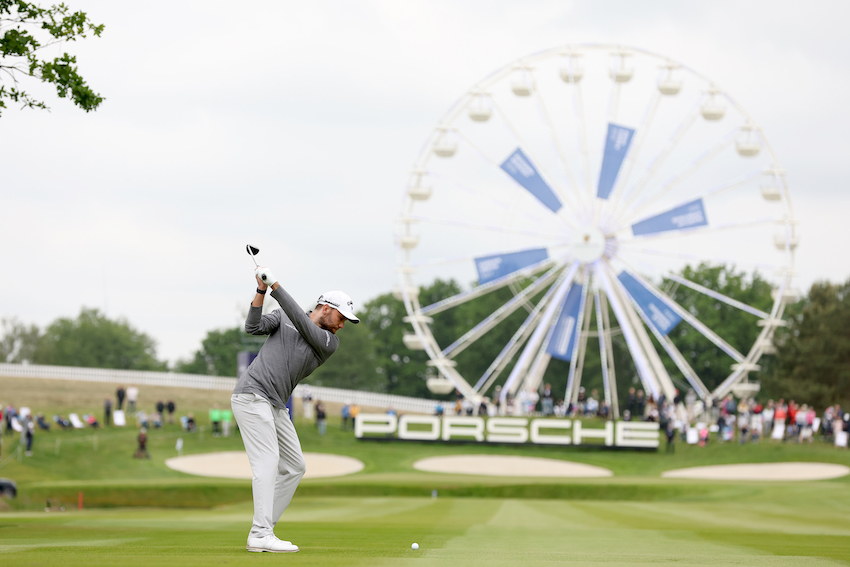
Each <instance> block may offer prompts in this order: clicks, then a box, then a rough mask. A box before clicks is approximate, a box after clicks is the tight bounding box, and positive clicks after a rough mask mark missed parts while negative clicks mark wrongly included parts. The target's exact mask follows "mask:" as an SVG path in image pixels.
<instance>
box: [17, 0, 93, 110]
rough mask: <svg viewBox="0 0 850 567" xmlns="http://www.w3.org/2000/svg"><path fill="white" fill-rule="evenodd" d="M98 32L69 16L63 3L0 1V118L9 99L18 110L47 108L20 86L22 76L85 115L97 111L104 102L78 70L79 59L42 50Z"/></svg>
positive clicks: (82, 16)
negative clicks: (67, 100)
mask: <svg viewBox="0 0 850 567" xmlns="http://www.w3.org/2000/svg"><path fill="white" fill-rule="evenodd" d="M101 33H103V25H102V24H93V23H92V22H91V21H90V20H89V18H88V16H87V15H86V13H85V12H80V11H77V12H72V11H71V9H70V8H69V7H68V6H66V5H65V4H56V5H52V6H50V7H48V8H44V7H41V6H39V5H38V4H35V3H33V2H26V1H24V0H0V114H2V112H3V109H5V108H6V103H7V101H8V102H12V103H15V104H20V105H21V107H22V108H44V109H46V108H47V105H46V104H45V103H44V102H43V101H41V100H38V99H36V98H34V97H33V96H32V95H30V94H29V93H27V92H26V91H24V90H22V89H21V88H19V86H18V85H19V79H18V78H19V77H23V76H28V77H34V78H35V79H37V80H39V81H41V82H43V83H47V84H51V85H54V86H55V88H56V94H57V95H58V96H59V97H60V98H68V97H70V98H71V100H72V101H73V103H74V104H76V105H77V106H79V107H80V108H82V109H83V110H85V111H86V112H89V111H91V110H94V109H96V108H97V107H98V106H99V105H100V103H101V102H103V100H104V99H103V97H101V96H100V95H99V94H97V93H95V92H94V91H93V90H92V89H91V87H89V86H88V85H87V84H86V82H85V80H84V79H83V77H82V76H81V75H80V73H79V72H78V70H77V58H76V57H75V56H73V55H69V54H68V53H63V54H62V55H58V56H56V57H53V58H52V59H51V58H49V57H48V56H46V55H45V49H46V48H48V47H50V46H53V45H56V44H59V43H63V42H68V41H76V40H77V39H79V38H85V37H88V36H89V35H94V36H98V37H99V36H100V34H101ZM4 81H5V84H4Z"/></svg>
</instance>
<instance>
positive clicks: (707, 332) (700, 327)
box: [620, 271, 744, 362]
mask: <svg viewBox="0 0 850 567" xmlns="http://www.w3.org/2000/svg"><path fill="white" fill-rule="evenodd" d="M620 275H621V277H623V279H626V280H633V281H634V282H636V283H637V284H639V286H641V287H643V288H644V289H645V290H647V291H648V292H650V293H651V294H653V295H654V296H655V297H656V298H658V299H659V300H660V301H662V302H663V304H664V305H666V306H667V307H669V308H670V309H672V310H673V312H674V313H675V314H676V315H677V316H678V317H679V318H681V319H683V320H684V321H685V322H687V323H688V324H689V325H690V326H691V327H693V328H694V329H695V330H696V331H697V332H699V333H700V334H701V335H702V336H704V337H705V338H707V339H708V340H709V341H711V342H712V343H714V345H715V346H717V347H718V348H719V349H720V350H722V351H723V352H725V353H726V354H728V355H729V356H730V357H732V359H734V360H735V362H743V361H744V355H743V354H741V353H740V352H738V351H737V350H736V349H735V348H734V347H733V346H732V345H730V344H729V343H727V342H726V341H725V340H723V338H721V337H720V336H719V335H718V334H717V333H715V332H714V331H712V330H711V329H709V328H708V327H707V326H706V325H705V324H704V323H703V322H702V321H700V320H699V319H697V318H696V317H694V316H693V315H691V313H690V312H689V311H688V310H687V309H685V308H684V307H682V306H681V305H679V304H678V303H676V302H675V301H674V300H673V298H671V297H670V296H668V295H667V294H666V293H664V292H663V291H661V290H660V289H658V288H657V287H655V286H654V285H653V284H652V283H650V282H648V281H646V280H645V279H644V278H643V277H641V276H640V275H638V274H637V273H634V272H626V271H623V272H621V274H620ZM624 275H625V277H624Z"/></svg>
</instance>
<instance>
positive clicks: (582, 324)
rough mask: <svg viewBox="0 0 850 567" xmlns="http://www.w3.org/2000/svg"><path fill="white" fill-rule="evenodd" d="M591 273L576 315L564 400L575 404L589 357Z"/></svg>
mask: <svg viewBox="0 0 850 567" xmlns="http://www.w3.org/2000/svg"><path fill="white" fill-rule="evenodd" d="M589 278H590V271H589V270H587V269H585V270H584V278H583V281H582V289H581V297H580V298H579V305H578V312H577V313H576V315H575V333H574V336H573V339H572V340H573V344H574V345H575V346H574V347H573V353H572V356H571V357H570V370H569V372H568V373H567V388H566V390H565V391H564V399H565V400H568V401H569V402H572V403H575V402H576V400H577V398H578V384H580V383H581V375H582V372H583V371H584V359H585V356H587V337H588V329H589V328H590V312H591V310H590V309H587V298H588V297H590V295H589V294H588V293H587V290H588V287H589V286H588V285H587V284H588V282H589Z"/></svg>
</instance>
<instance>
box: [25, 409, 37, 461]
mask: <svg viewBox="0 0 850 567" xmlns="http://www.w3.org/2000/svg"><path fill="white" fill-rule="evenodd" d="M24 435H25V439H26V446H27V451H26V455H27V457H32V441H33V438H34V437H35V424H34V423H33V422H32V418H31V417H29V416H27V420H26V422H25V423H24Z"/></svg>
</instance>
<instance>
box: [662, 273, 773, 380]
mask: <svg viewBox="0 0 850 567" xmlns="http://www.w3.org/2000/svg"><path fill="white" fill-rule="evenodd" d="M681 275H682V277H683V278H685V279H687V280H689V281H691V282H694V283H696V284H699V285H702V286H703V287H707V288H709V289H712V290H714V291H717V292H719V293H721V294H723V295H725V296H727V297H730V298H732V299H736V300H738V301H741V302H742V303H746V304H747V305H749V306H750V307H755V308H756V309H760V310H762V311H770V308H771V306H772V305H773V299H772V297H771V292H772V291H773V287H772V286H771V285H770V283H769V282H767V281H766V280H764V279H762V277H761V276H760V275H759V274H758V272H756V273H754V274H753V275H752V277H748V276H747V274H745V273H744V272H737V271H735V269H734V267H731V266H711V265H709V264H705V263H703V264H700V265H699V266H697V267H696V268H693V267H691V266H686V267H685V268H684V269H683V270H682V272H681ZM665 283H666V284H667V285H670V284H672V283H673V282H671V281H669V280H668V281H667V282H665ZM673 287H674V291H673V292H672V293H671V294H670V296H671V297H672V298H673V300H674V301H676V303H678V304H679V305H681V306H682V307H683V308H685V309H686V310H687V311H688V312H689V313H690V314H691V315H693V316H694V317H696V318H697V319H699V320H700V321H701V322H702V323H704V324H705V325H706V326H707V327H708V328H709V329H712V330H713V331H714V332H715V333H717V334H718V335H719V336H720V337H721V338H723V339H724V340H726V342H728V343H729V344H730V345H731V346H733V347H734V348H735V349H737V350H738V351H739V352H742V353H743V354H747V351H748V350H749V348H750V347H751V346H752V345H753V343H754V342H755V340H756V337H757V336H758V334H759V332H760V331H761V328H760V327H758V326H757V325H756V323H757V320H758V319H757V317H756V316H755V315H751V314H749V313H746V312H744V311H740V310H738V309H736V308H734V307H730V306H728V305H726V304H724V303H723V302H721V301H719V300H717V299H714V298H713V297H709V296H708V295H705V294H703V293H700V292H698V291H694V290H693V289H690V288H688V287H685V286H682V285H678V286H673ZM669 336H670V339H671V340H672V341H673V344H675V345H676V348H678V349H679V352H681V353H682V355H683V356H684V357H685V358H686V359H687V360H688V363H689V364H690V365H691V368H693V369H694V371H695V372H696V373H697V375H698V376H699V377H700V379H701V380H702V381H703V383H704V384H705V385H706V387H707V388H708V389H709V390H713V389H714V388H716V387H717V386H718V385H720V383H721V382H722V381H723V380H724V379H725V378H726V377H727V376H729V374H730V373H731V371H732V370H731V364H732V363H733V362H734V361H733V360H732V359H731V358H730V357H729V356H728V355H727V354H725V353H724V352H723V351H721V350H720V349H719V348H718V347H717V346H716V345H715V344H714V343H712V342H710V341H709V340H708V339H707V338H705V337H704V336H703V335H702V334H701V333H700V332H699V331H697V330H696V329H694V328H693V327H691V326H690V325H688V324H687V323H685V322H682V323H679V325H678V326H677V327H676V328H675V329H673V330H672V331H671V332H670V335H669ZM656 350H659V352H663V351H661V350H660V349H656ZM662 359H664V360H665V364H666V366H667V368H668V369H669V370H670V371H671V372H672V371H673V369H675V368H676V367H675V365H673V363H672V361H671V360H670V359H669V357H667V356H666V353H664V356H662Z"/></svg>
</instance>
